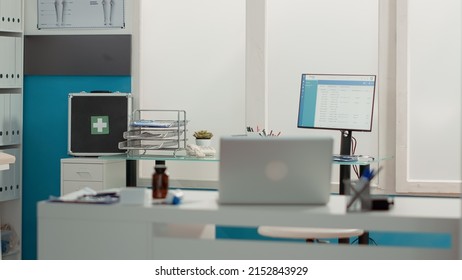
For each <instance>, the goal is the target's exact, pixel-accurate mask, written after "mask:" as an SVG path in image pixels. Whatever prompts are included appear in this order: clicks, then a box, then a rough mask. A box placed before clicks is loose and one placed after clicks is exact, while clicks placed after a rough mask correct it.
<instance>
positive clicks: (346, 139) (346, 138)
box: [339, 130, 352, 194]
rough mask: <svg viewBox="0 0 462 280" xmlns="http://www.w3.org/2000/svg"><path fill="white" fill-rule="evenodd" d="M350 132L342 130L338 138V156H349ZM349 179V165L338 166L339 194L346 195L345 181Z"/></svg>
mask: <svg viewBox="0 0 462 280" xmlns="http://www.w3.org/2000/svg"><path fill="white" fill-rule="evenodd" d="M351 134H352V131H351V130H342V131H341V137H340V155H347V156H349V155H351V137H352V136H351ZM350 178H351V166H350V165H343V164H342V165H340V179H339V180H340V184H339V194H348V193H346V192H345V191H346V188H345V182H344V181H345V180H350Z"/></svg>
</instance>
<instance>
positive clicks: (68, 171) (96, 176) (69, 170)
mask: <svg viewBox="0 0 462 280" xmlns="http://www.w3.org/2000/svg"><path fill="white" fill-rule="evenodd" d="M62 168H63V170H62V172H63V173H62V176H63V180H64V181H96V182H101V181H103V165H102V164H63V165H62Z"/></svg>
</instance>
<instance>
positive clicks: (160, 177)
mask: <svg viewBox="0 0 462 280" xmlns="http://www.w3.org/2000/svg"><path fill="white" fill-rule="evenodd" d="M166 170H167V167H166V166H165V164H156V165H155V166H154V171H155V172H154V174H152V198H154V199H159V198H165V197H166V196H167V193H168V174H167V172H166Z"/></svg>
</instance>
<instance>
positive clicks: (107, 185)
mask: <svg viewBox="0 0 462 280" xmlns="http://www.w3.org/2000/svg"><path fill="white" fill-rule="evenodd" d="M125 166H126V164H125V160H104V159H99V158H85V157H75V158H65V159H61V195H64V194H67V193H70V192H73V191H77V190H80V189H82V188H84V187H89V188H92V189H93V190H95V191H102V190H105V189H112V188H121V187H125V186H126V168H125Z"/></svg>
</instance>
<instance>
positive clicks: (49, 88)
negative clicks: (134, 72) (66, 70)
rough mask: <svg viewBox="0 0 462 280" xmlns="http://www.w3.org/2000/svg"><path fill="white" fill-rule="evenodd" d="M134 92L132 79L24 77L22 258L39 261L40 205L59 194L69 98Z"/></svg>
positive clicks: (121, 77) (123, 77)
mask: <svg viewBox="0 0 462 280" xmlns="http://www.w3.org/2000/svg"><path fill="white" fill-rule="evenodd" d="M92 90H110V91H120V92H131V77H130V76H25V78H24V101H23V102H24V129H23V131H24V134H23V143H24V144H23V202H22V214H23V221H22V248H23V251H22V258H23V259H36V258H37V207H36V206H37V202H38V201H41V200H46V199H48V198H49V196H50V195H54V196H57V195H59V193H60V160H61V158H66V157H69V156H68V155H67V133H68V131H67V129H68V94H69V93H71V92H81V91H87V92H89V91H92Z"/></svg>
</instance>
